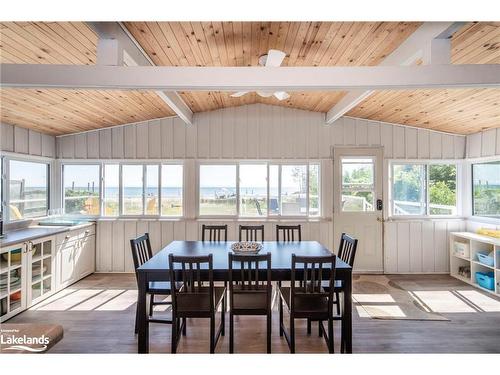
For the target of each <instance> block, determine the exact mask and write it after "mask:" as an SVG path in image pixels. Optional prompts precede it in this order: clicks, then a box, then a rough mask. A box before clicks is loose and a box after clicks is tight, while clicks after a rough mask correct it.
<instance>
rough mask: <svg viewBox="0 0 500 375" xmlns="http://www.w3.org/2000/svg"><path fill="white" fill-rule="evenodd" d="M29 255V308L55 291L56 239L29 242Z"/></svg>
mask: <svg viewBox="0 0 500 375" xmlns="http://www.w3.org/2000/svg"><path fill="white" fill-rule="evenodd" d="M27 254H28V258H27V259H28V262H27V263H28V268H27V271H28V276H27V281H28V289H27V291H28V295H29V298H28V306H31V305H32V304H35V303H37V302H39V301H40V300H42V299H43V298H45V297H47V295H49V294H51V293H53V292H54V290H55V288H54V287H55V279H54V264H55V262H54V260H55V258H54V238H44V239H41V240H36V241H29V247H28V253H27Z"/></svg>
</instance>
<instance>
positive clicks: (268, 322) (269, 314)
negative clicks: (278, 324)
mask: <svg viewBox="0 0 500 375" xmlns="http://www.w3.org/2000/svg"><path fill="white" fill-rule="evenodd" d="M271 329H272V315H271V313H270V312H269V313H268V314H267V354H271Z"/></svg>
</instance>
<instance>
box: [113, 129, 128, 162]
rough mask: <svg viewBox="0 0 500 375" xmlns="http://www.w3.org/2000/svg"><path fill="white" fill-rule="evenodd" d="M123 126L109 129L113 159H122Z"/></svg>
mask: <svg viewBox="0 0 500 375" xmlns="http://www.w3.org/2000/svg"><path fill="white" fill-rule="evenodd" d="M124 129H125V127H124V126H117V127H116V128H112V129H111V157H112V158H113V159H123V158H124V149H123V145H124V142H123V132H124Z"/></svg>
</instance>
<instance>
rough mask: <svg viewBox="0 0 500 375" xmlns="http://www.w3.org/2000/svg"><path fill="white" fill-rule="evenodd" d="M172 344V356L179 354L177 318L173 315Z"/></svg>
mask: <svg viewBox="0 0 500 375" xmlns="http://www.w3.org/2000/svg"><path fill="white" fill-rule="evenodd" d="M171 337H172V343H171V348H170V351H171V353H172V354H175V353H177V318H176V317H175V316H174V315H173V314H172V334H171Z"/></svg>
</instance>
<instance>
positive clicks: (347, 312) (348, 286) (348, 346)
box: [342, 271, 352, 353]
mask: <svg viewBox="0 0 500 375" xmlns="http://www.w3.org/2000/svg"><path fill="white" fill-rule="evenodd" d="M343 305H344V311H343V312H342V317H343V318H342V332H343V333H344V335H343V336H344V341H345V343H344V350H345V352H346V353H352V272H351V271H349V272H348V273H347V275H346V277H345V278H344V304H343Z"/></svg>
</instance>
